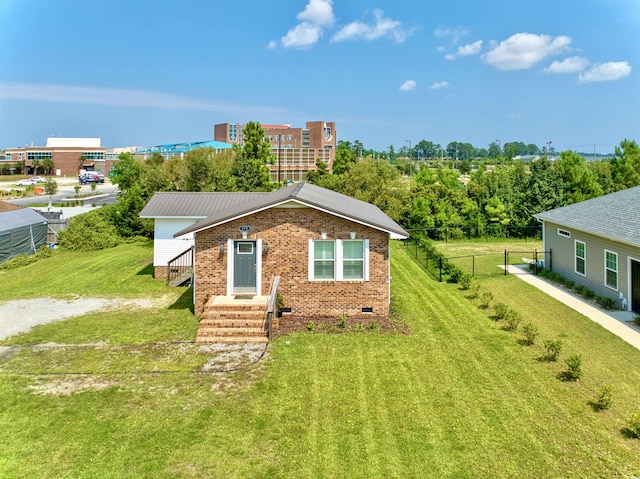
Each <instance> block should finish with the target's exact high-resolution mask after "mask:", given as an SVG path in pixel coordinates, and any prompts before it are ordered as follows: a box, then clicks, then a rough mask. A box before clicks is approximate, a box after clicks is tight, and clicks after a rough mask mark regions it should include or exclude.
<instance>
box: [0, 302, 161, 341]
mask: <svg viewBox="0 0 640 479" xmlns="http://www.w3.org/2000/svg"><path fill="white" fill-rule="evenodd" d="M153 306H154V302H153V301H152V300H150V299H123V298H115V299H106V298H73V299H69V300H64V299H53V298H34V299H16V300H13V301H7V302H4V303H0V339H6V338H8V337H10V336H13V335H15V334H18V333H24V332H26V331H29V330H30V329H31V328H32V327H33V326H36V325H38V324H47V323H51V322H53V321H61V320H63V319H68V318H73V317H75V316H84V315H85V314H89V313H93V312H95V311H100V310H102V309H122V308H136V309H146V308H151V307H153Z"/></svg>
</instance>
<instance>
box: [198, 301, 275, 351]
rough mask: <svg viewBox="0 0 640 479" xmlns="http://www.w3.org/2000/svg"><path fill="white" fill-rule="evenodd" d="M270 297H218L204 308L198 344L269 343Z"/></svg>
mask: <svg viewBox="0 0 640 479" xmlns="http://www.w3.org/2000/svg"><path fill="white" fill-rule="evenodd" d="M268 300H269V297H268V296H246V295H236V296H216V297H214V298H211V299H210V300H209V301H208V302H207V304H206V305H205V307H204V312H203V313H202V319H201V320H200V327H199V328H198V334H197V336H196V342H198V343H266V342H268V341H269V337H268V336H269V331H268V324H267V302H268Z"/></svg>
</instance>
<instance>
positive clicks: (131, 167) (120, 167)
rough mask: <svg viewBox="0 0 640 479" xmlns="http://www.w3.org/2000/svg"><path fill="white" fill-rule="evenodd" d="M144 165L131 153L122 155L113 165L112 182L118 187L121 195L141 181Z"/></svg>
mask: <svg viewBox="0 0 640 479" xmlns="http://www.w3.org/2000/svg"><path fill="white" fill-rule="evenodd" d="M141 174H142V165H141V164H140V162H138V161H136V159H135V158H134V156H133V155H132V154H131V153H120V155H118V161H117V162H116V163H115V164H114V165H113V170H112V172H111V182H112V183H113V184H116V185H118V188H119V189H120V192H121V193H124V192H125V191H127V190H128V189H129V188H131V187H132V186H133V185H134V184H135V183H137V182H138V180H139V179H140V175H141Z"/></svg>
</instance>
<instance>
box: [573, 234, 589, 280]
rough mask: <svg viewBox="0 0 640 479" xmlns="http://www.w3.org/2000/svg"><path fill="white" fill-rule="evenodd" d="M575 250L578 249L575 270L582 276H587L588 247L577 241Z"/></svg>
mask: <svg viewBox="0 0 640 479" xmlns="http://www.w3.org/2000/svg"><path fill="white" fill-rule="evenodd" d="M575 245H576V246H575V248H576V254H575V270H576V273H578V274H581V275H582V276H584V275H585V274H586V271H587V265H586V260H587V250H586V246H585V244H584V243H583V242H582V241H578V240H576V241H575Z"/></svg>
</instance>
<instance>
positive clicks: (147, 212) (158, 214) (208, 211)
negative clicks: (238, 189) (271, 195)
mask: <svg viewBox="0 0 640 479" xmlns="http://www.w3.org/2000/svg"><path fill="white" fill-rule="evenodd" d="M267 194H268V193H210V192H207V193H205V192H197V193H196V192H187V193H179V192H158V193H156V194H154V195H153V197H152V198H151V199H150V200H149V202H148V203H147V204H146V205H145V207H144V208H142V211H140V218H172V217H181V218H206V217H207V216H210V215H212V214H214V213H217V212H220V211H224V210H226V209H228V208H232V207H234V206H236V205H239V204H241V203H246V202H248V201H251V200H253V199H256V198H258V197H260V196H264V195H267Z"/></svg>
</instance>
